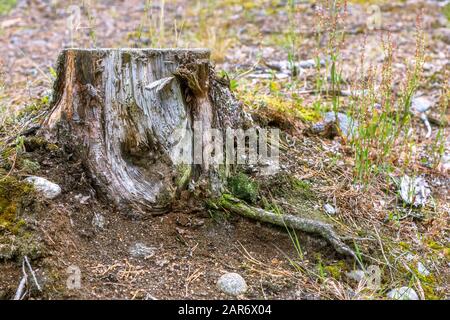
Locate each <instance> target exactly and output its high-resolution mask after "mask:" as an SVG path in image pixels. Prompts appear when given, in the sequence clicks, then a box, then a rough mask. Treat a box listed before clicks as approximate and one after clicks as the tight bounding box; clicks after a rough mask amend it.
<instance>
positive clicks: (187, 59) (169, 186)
mask: <svg viewBox="0 0 450 320" xmlns="http://www.w3.org/2000/svg"><path fill="white" fill-rule="evenodd" d="M209 56H210V53H209V51H208V50H205V49H185V50H179V49H161V50H159V49H92V50H88V49H67V50H64V51H63V52H62V53H61V54H60V57H59V59H58V65H57V79H56V81H55V84H54V93H53V98H52V105H51V107H52V110H51V113H50V115H49V117H48V118H47V119H46V120H45V122H44V126H43V127H44V130H45V132H46V134H47V136H48V137H49V138H53V139H54V140H55V139H56V140H57V141H58V142H59V143H60V145H64V146H65V147H67V148H69V149H70V150H71V151H72V152H74V153H75V154H76V156H77V157H78V158H79V159H81V160H82V161H83V163H84V165H85V167H86V169H87V171H88V173H89V174H90V175H91V177H92V178H93V181H94V182H95V185H96V186H97V187H98V188H99V189H100V190H101V192H102V194H105V195H107V196H108V197H109V198H110V199H111V200H113V201H114V202H115V203H116V204H119V205H122V204H125V205H138V206H140V207H141V208H142V207H143V208H148V209H150V210H151V211H159V210H165V209H167V207H168V206H170V204H171V203H172V201H173V200H174V199H175V197H176V194H177V191H179V190H180V189H182V188H185V187H186V184H187V183H188V182H189V181H192V180H194V181H195V180H197V179H199V178H200V177H204V176H210V177H212V176H214V173H213V172H212V171H213V170H212V169H211V168H210V167H209V165H208V162H207V161H203V160H205V159H202V157H207V156H208V155H207V154H206V153H207V152H210V148H208V145H209V144H211V137H209V136H208V135H204V136H202V137H200V139H201V140H202V141H203V147H202V148H203V151H202V152H200V153H198V152H194V151H195V150H194V148H195V146H194V143H193V139H194V130H193V126H194V123H200V125H201V126H203V127H204V128H218V129H222V130H224V129H225V128H226V127H238V126H241V125H242V121H243V118H242V115H241V108H240V106H239V103H238V102H237V101H236V100H235V98H234V96H233V95H232V93H231V92H230V90H229V87H228V85H227V83H226V81H224V80H222V79H218V78H216V76H215V73H214V69H213V67H212V65H211V63H210V61H209ZM199 154H200V159H194V160H196V161H191V162H190V163H189V160H188V161H183V160H182V159H186V158H187V159H190V160H193V159H192V158H193V157H197V158H198V155H199ZM183 157H184V158H183ZM180 160H181V161H180ZM215 174H216V173H215ZM212 180H213V179H211V181H212ZM212 184H213V185H212V186H211V188H212V189H213V190H214V189H217V188H218V187H220V185H217V184H218V182H217V181H216V182H212Z"/></svg>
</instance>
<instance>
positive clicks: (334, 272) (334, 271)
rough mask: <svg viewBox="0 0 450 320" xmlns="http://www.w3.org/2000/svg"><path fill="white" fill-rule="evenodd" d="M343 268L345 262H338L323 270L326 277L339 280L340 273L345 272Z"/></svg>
mask: <svg viewBox="0 0 450 320" xmlns="http://www.w3.org/2000/svg"><path fill="white" fill-rule="evenodd" d="M345 268H346V265H345V261H338V262H337V263H333V264H330V265H327V266H325V267H324V268H323V269H324V271H325V272H326V274H327V276H329V277H332V278H334V279H336V280H340V278H341V275H342V272H343V271H344V270H345Z"/></svg>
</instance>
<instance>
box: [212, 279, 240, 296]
mask: <svg viewBox="0 0 450 320" xmlns="http://www.w3.org/2000/svg"><path fill="white" fill-rule="evenodd" d="M217 287H218V288H219V289H220V290H221V291H222V292H224V293H226V294H228V295H231V296H238V295H241V294H243V293H245V292H246V291H247V283H246V282H245V280H244V278H242V277H241V276H240V275H239V274H237V273H226V274H224V275H223V276H221V277H220V278H219V280H217Z"/></svg>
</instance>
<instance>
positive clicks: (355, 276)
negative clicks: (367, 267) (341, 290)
mask: <svg viewBox="0 0 450 320" xmlns="http://www.w3.org/2000/svg"><path fill="white" fill-rule="evenodd" d="M345 275H346V276H347V278H349V279H351V280H354V281H356V282H361V280H363V279H364V277H365V276H366V274H365V273H364V271H362V270H353V271H350V272H346V273H345Z"/></svg>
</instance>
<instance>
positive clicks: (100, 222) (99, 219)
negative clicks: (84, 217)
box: [92, 213, 106, 229]
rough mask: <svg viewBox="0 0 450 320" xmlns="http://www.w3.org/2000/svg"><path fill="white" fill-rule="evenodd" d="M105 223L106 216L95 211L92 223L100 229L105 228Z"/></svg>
mask: <svg viewBox="0 0 450 320" xmlns="http://www.w3.org/2000/svg"><path fill="white" fill-rule="evenodd" d="M105 224H106V221H105V217H104V216H102V215H101V214H100V213H94V217H93V218H92V225H93V226H94V227H96V228H98V229H103V228H104V227H105Z"/></svg>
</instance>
